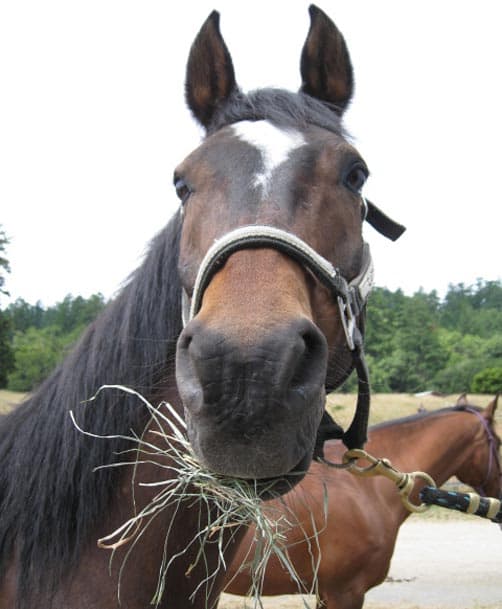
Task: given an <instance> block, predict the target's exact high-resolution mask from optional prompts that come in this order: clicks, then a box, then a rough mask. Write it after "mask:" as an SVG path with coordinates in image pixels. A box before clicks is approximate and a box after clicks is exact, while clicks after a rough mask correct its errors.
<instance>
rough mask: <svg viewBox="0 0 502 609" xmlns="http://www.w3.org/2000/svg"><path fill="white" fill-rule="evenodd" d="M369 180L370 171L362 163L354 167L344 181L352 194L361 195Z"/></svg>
mask: <svg viewBox="0 0 502 609" xmlns="http://www.w3.org/2000/svg"><path fill="white" fill-rule="evenodd" d="M367 179H368V170H367V169H366V167H365V165H363V164H362V163H356V164H355V165H353V166H352V167H351V168H350V170H349V172H348V173H347V175H346V176H345V179H344V184H345V186H346V187H347V188H348V189H349V190H351V191H352V192H354V193H356V194H359V193H360V192H361V189H362V187H363V186H364V183H365V182H366V180H367Z"/></svg>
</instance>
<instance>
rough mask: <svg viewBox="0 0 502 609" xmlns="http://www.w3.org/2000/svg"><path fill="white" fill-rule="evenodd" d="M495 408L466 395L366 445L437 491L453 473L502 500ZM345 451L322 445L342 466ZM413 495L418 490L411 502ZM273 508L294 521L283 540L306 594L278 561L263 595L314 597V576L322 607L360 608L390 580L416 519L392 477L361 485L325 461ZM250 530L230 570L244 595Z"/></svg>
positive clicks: (384, 430)
mask: <svg viewBox="0 0 502 609" xmlns="http://www.w3.org/2000/svg"><path fill="white" fill-rule="evenodd" d="M496 408H497V398H495V399H494V400H493V401H492V402H490V404H489V405H488V406H487V407H486V408H485V409H479V408H476V407H473V406H468V405H467V403H466V401H465V398H463V397H462V398H460V399H459V401H458V403H457V405H456V406H454V407H452V408H445V409H442V410H437V411H431V412H426V413H421V414H417V415H414V416H411V417H406V418H403V419H398V420H394V421H390V422H388V423H383V424H381V425H378V426H375V427H373V428H372V429H371V430H370V434H369V441H368V443H367V445H366V448H367V451H368V452H369V453H371V454H372V455H374V456H376V457H387V458H389V459H390V460H391V462H392V464H393V465H394V466H395V467H396V468H398V469H400V470H401V471H415V470H422V471H425V472H427V473H428V474H430V475H431V476H432V477H433V478H434V480H435V481H436V483H437V484H438V486H439V485H441V484H443V483H444V482H446V480H448V479H449V478H450V477H451V476H457V478H459V479H460V480H461V481H462V482H463V483H465V484H468V485H470V486H472V487H474V488H475V489H476V490H478V491H479V492H482V493H484V494H486V495H488V496H492V497H498V496H499V495H500V492H501V486H500V485H501V470H500V460H499V448H500V438H499V437H498V436H497V435H496V433H495V431H494V413H495V410H496ZM343 452H344V447H343V445H342V444H341V443H340V442H329V443H326V445H325V455H326V458H327V459H329V460H331V461H337V462H340V461H341V457H342V455H343ZM417 490H418V484H417V489H415V492H414V494H413V495H412V500H413V501H414V502H415V503H417V502H418V500H417V494H418V493H417ZM325 496H326V497H327V510H326V509H325V503H326V502H325V498H326V497H325ZM270 509H271V510H273V511H272V512H271V513H273V514H274V517H277V515H278V514H281V513H282V514H285V515H286V517H287V518H288V520H289V521H290V522H294V523H296V526H293V528H291V529H290V530H289V531H287V532H286V535H287V541H286V542H285V543H286V545H287V546H288V552H289V556H290V559H291V563H292V564H293V566H294V568H295V570H296V572H297V575H298V578H299V580H300V581H301V582H302V584H303V586H304V589H303V590H299V589H298V583H297V582H295V581H293V580H292V579H291V577H290V575H289V573H287V572H286V571H285V570H284V569H283V567H282V566H281V565H280V564H279V562H278V560H277V559H276V558H275V557H273V558H272V559H271V560H270V561H269V564H268V566H267V570H266V574H265V581H264V586H263V591H262V592H263V594H264V595H278V594H296V593H302V592H303V593H305V592H306V591H307V592H308V591H310V590H314V589H315V587H316V583H315V576H316V575H315V571H316V570H317V592H318V605H317V607H318V609H320V608H321V607H324V608H326V609H361V607H362V606H363V603H364V595H365V593H366V591H367V590H369V589H370V588H372V587H374V586H377V585H378V584H380V583H382V582H383V581H384V579H385V577H386V575H387V573H388V570H389V566H390V561H391V558H392V554H393V552H394V545H395V542H396V537H397V534H398V531H399V527H400V526H401V525H402V524H403V522H404V521H405V520H406V518H407V517H408V516H409V514H410V513H409V512H408V511H407V510H406V509H405V508H404V507H403V505H402V503H401V500H400V497H399V495H398V493H397V490H396V487H395V486H394V485H393V484H392V483H391V482H390V481H389V480H387V479H386V478H382V477H373V478H360V477H356V476H354V475H352V474H351V473H349V472H347V471H344V470H340V469H331V468H329V467H327V466H326V465H322V464H319V463H314V464H313V465H312V466H311V468H310V470H309V473H308V475H307V476H306V477H305V479H304V480H303V481H302V482H301V483H300V484H299V485H298V486H297V487H296V488H295V489H294V490H293V491H291V492H290V493H288V494H287V495H285V497H284V498H282V499H281V500H277V501H275V502H273V504H272V505H271V508H270ZM316 532H317V535H316ZM254 533H255V532H254V530H253V529H250V530H249V531H248V533H247V535H246V537H245V539H244V541H243V543H242V544H241V546H240V549H239V552H238V554H237V556H236V558H235V559H234V561H233V562H232V564H231V565H230V568H229V570H228V573H227V582H228V584H227V587H226V592H231V593H233V594H244V595H245V594H247V593H248V592H249V590H250V588H251V577H250V572H249V569H248V568H246V566H245V564H246V563H247V562H250V561H251V560H252V557H253V555H254V547H253V546H254ZM243 564H244V566H243V567H242V570H240V571H239V569H240V567H241V565H243Z"/></svg>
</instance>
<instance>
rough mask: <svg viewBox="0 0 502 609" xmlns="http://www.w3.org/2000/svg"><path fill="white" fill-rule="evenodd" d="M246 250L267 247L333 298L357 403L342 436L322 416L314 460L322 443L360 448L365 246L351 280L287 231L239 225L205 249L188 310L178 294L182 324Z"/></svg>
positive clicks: (368, 270)
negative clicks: (217, 278)
mask: <svg viewBox="0 0 502 609" xmlns="http://www.w3.org/2000/svg"><path fill="white" fill-rule="evenodd" d="M250 248H273V249H276V250H278V251H280V252H282V253H284V254H286V255H287V256H289V257H290V258H293V259H294V260H296V261H297V262H299V263H300V264H301V265H302V266H304V267H305V268H307V269H308V270H309V271H310V272H311V273H312V274H313V275H314V276H315V277H316V278H317V279H318V280H319V281H320V282H321V283H322V284H323V285H324V286H326V287H327V288H328V289H329V290H330V292H331V294H332V296H333V298H335V299H336V301H337V304H338V310H339V312H340V318H341V321H342V325H343V329H344V332H345V339H346V342H347V346H348V348H349V349H350V351H351V352H352V356H353V360H354V367H355V369H356V371H357V375H358V398H357V406H356V412H355V415H354V418H353V420H352V423H351V424H350V426H349V428H348V430H347V431H346V432H344V431H343V429H341V427H339V426H338V425H337V424H336V423H335V422H334V421H333V420H332V419H331V417H330V415H329V414H328V413H327V412H326V411H325V412H324V415H323V418H322V421H321V424H320V426H319V431H318V436H317V442H316V448H315V451H314V456H315V457H316V458H322V457H323V452H322V447H323V444H324V441H325V440H327V439H331V438H341V439H342V440H343V442H344V443H345V445H346V446H347V448H349V449H350V448H362V446H363V445H364V443H365V442H366V431H367V426H368V416H369V395H370V394H369V375H368V370H367V367H366V363H365V360H364V352H363V338H362V334H361V332H360V330H359V328H358V326H357V318H358V316H359V315H361V314H362V313H363V311H364V307H365V305H366V301H367V298H368V295H369V293H370V291H371V289H372V287H373V282H374V268H373V261H372V258H371V255H370V250H369V246H368V244H367V243H364V245H363V260H362V265H361V272H360V273H359V275H357V277H355V278H354V279H353V280H352V281H350V282H347V280H346V279H345V278H344V277H343V276H342V275H341V274H340V272H339V271H338V269H335V268H334V267H333V265H332V264H331V263H330V262H329V261H328V260H326V258H324V257H323V256H321V255H320V254H318V253H317V252H316V251H315V250H314V249H312V248H311V247H310V245H308V244H307V243H305V241H303V240H302V239H300V238H299V237H297V236H296V235H293V234H292V233H289V232H287V231H284V230H281V229H278V228H274V227H272V226H260V225H253V226H243V227H240V228H237V229H235V230H232V231H230V232H228V233H226V234H225V235H223V237H221V238H220V239H218V240H217V241H215V242H214V243H213V245H212V246H211V247H210V248H209V250H208V251H207V253H206V255H205V256H204V258H203V260H202V262H201V265H200V267H199V270H198V273H197V278H196V280H195V285H194V289H193V293H192V301H191V304H190V305H189V299H188V296H187V294H186V293H185V292H184V291H183V293H182V301H183V302H182V311H183V324H184V325H186V324H187V323H188V322H189V321H190V320H191V319H193V318H194V317H195V315H197V313H198V312H199V309H200V307H201V304H202V297H203V294H204V291H205V290H206V288H207V286H208V285H209V282H210V281H211V279H212V277H213V276H214V274H215V273H216V272H217V271H218V269H219V268H221V266H222V265H223V264H224V263H225V261H226V260H227V259H228V258H229V257H230V256H231V255H232V254H233V253H235V252H237V251H239V250H242V249H250Z"/></svg>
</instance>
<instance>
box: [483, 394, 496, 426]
mask: <svg viewBox="0 0 502 609" xmlns="http://www.w3.org/2000/svg"><path fill="white" fill-rule="evenodd" d="M498 401H499V394H498V393H497V395H496V396H495V397H494V398H493V400H492V401H491V402H490V403H489V404H488V406H487V407H486V408H485V416H486V418H487V419H489V420H490V421H493V417H494V416H495V411H496V410H497V406H498Z"/></svg>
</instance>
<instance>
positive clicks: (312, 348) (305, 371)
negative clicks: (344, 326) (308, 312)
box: [290, 322, 328, 390]
mask: <svg viewBox="0 0 502 609" xmlns="http://www.w3.org/2000/svg"><path fill="white" fill-rule="evenodd" d="M300 337H301V340H302V342H303V352H302V353H301V355H300V357H299V358H298V360H297V361H296V363H295V368H294V370H293V374H292V377H291V383H290V385H291V388H292V389H296V390H302V389H305V388H306V387H311V386H312V385H313V384H319V382H321V379H322V378H323V375H325V373H326V361H327V350H328V347H327V343H326V339H325V337H324V335H323V334H322V333H321V331H320V330H318V328H317V327H316V326H314V325H313V324H312V323H310V322H308V327H306V328H305V329H304V330H303V331H302V332H301V333H300Z"/></svg>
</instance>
